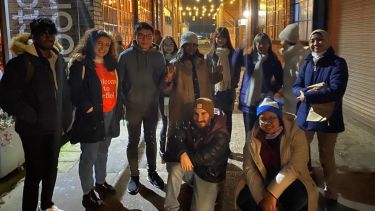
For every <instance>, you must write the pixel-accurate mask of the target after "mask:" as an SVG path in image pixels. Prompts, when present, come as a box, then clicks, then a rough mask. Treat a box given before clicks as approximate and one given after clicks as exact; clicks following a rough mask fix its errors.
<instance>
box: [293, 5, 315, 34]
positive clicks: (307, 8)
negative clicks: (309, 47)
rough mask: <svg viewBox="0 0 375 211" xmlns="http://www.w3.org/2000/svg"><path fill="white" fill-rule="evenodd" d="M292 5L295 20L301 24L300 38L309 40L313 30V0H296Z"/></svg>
mask: <svg viewBox="0 0 375 211" xmlns="http://www.w3.org/2000/svg"><path fill="white" fill-rule="evenodd" d="M291 5H292V6H291V8H292V11H291V13H292V14H293V22H295V23H298V25H299V38H300V40H303V41H307V40H308V39H309V37H308V36H309V35H310V33H311V30H312V20H313V0H295V1H294V2H292V4H291Z"/></svg>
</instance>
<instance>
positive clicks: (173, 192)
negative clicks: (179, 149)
mask: <svg viewBox="0 0 375 211" xmlns="http://www.w3.org/2000/svg"><path fill="white" fill-rule="evenodd" d="M167 170H168V183H167V187H166V195H165V202H164V208H165V210H167V211H169V210H175V211H177V210H179V208H180V203H179V202H178V200H177V197H178V195H179V194H180V189H181V184H182V181H185V182H188V183H191V184H192V185H193V199H192V202H191V208H190V210H194V211H213V210H214V208H215V201H216V197H217V194H218V191H219V188H218V184H219V183H212V182H207V181H205V180H203V179H201V178H200V177H199V176H198V175H196V174H195V173H194V171H184V170H182V168H181V166H180V163H178V162H168V163H167Z"/></svg>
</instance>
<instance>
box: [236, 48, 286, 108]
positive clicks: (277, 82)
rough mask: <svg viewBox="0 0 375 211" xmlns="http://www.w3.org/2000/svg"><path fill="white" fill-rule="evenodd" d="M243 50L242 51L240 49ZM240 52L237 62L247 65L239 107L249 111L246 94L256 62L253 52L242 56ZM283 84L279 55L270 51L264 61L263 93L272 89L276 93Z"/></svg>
mask: <svg viewBox="0 0 375 211" xmlns="http://www.w3.org/2000/svg"><path fill="white" fill-rule="evenodd" d="M240 52H242V51H240ZM241 55H242V54H241V53H239V54H238V55H237V56H238V57H239V58H237V61H235V64H237V65H239V64H241V65H243V66H245V67H246V72H245V73H244V74H243V78H242V85H241V90H240V96H239V104H238V109H239V110H241V111H243V112H246V113H248V112H249V109H250V107H248V106H247V105H246V102H245V96H246V92H247V89H248V87H249V80H250V79H251V75H252V74H253V71H254V68H255V63H254V59H253V54H247V55H245V56H241ZM235 59H236V58H235ZM282 85H283V68H282V66H281V63H280V61H279V60H278V59H277V56H276V55H275V54H274V53H269V55H268V58H267V59H266V61H264V63H263V81H262V93H267V92H269V91H272V92H273V93H276V92H277V91H279V90H280V89H281V87H282Z"/></svg>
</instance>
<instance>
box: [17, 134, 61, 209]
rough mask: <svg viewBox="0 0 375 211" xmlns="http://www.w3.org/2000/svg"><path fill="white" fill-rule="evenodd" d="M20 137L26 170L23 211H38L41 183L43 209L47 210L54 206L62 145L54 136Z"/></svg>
mask: <svg viewBox="0 0 375 211" xmlns="http://www.w3.org/2000/svg"><path fill="white" fill-rule="evenodd" d="M20 137H21V141H22V146H23V151H24V153H25V168H26V176H25V184H24V186H23V198H22V210H23V211H28V210H32V211H35V210H36V208H37V206H38V195H39V183H40V182H42V192H41V208H42V209H47V208H49V207H51V206H52V205H53V204H54V203H53V202H52V196H53V190H54V188H55V183H56V176H57V164H58V158H59V153H60V146H61V143H60V141H58V139H56V138H55V136H54V135H52V134H51V135H35V136H24V135H22V134H20Z"/></svg>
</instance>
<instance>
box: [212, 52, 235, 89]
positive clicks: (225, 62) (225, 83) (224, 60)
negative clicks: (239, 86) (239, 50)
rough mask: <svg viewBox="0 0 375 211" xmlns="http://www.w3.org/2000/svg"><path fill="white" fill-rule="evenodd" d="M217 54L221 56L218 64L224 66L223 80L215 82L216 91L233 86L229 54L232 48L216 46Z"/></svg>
mask: <svg viewBox="0 0 375 211" xmlns="http://www.w3.org/2000/svg"><path fill="white" fill-rule="evenodd" d="M215 53H216V55H217V56H218V57H219V61H218V62H217V64H218V65H221V66H223V72H222V74H223V80H222V81H220V82H218V83H216V84H215V93H217V92H221V91H226V90H228V89H231V88H232V83H231V77H230V64H229V59H228V55H229V53H230V50H229V49H228V48H216V52H215Z"/></svg>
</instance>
